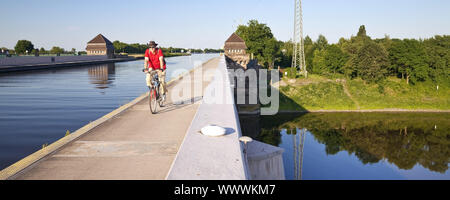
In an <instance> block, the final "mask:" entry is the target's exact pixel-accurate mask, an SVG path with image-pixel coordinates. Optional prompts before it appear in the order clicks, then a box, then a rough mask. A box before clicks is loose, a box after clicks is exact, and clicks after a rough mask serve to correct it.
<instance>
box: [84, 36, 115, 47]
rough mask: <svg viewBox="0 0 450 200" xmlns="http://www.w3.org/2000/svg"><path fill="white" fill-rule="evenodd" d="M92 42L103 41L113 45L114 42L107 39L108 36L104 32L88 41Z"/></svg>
mask: <svg viewBox="0 0 450 200" xmlns="http://www.w3.org/2000/svg"><path fill="white" fill-rule="evenodd" d="M91 43H103V44H106V45H112V44H113V43H112V42H111V41H109V40H108V39H106V37H105V36H103V35H102V34H98V35H97V36H96V37H95V38H94V39H92V40H91V41H89V42H88V44H91Z"/></svg>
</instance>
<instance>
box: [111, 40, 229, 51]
mask: <svg viewBox="0 0 450 200" xmlns="http://www.w3.org/2000/svg"><path fill="white" fill-rule="evenodd" d="M113 45H114V49H115V51H116V53H129V54H130V53H136V54H143V53H144V52H145V50H147V49H148V45H146V44H138V43H134V44H127V43H124V42H120V41H118V40H116V41H114V42H113ZM161 49H162V51H163V52H164V53H187V52H190V53H221V52H223V50H222V49H185V48H174V47H169V48H165V47H161Z"/></svg>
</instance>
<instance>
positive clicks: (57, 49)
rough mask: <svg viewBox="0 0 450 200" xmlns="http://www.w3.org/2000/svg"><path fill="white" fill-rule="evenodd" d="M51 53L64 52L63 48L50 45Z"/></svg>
mask: <svg viewBox="0 0 450 200" xmlns="http://www.w3.org/2000/svg"><path fill="white" fill-rule="evenodd" d="M50 53H51V54H61V53H64V49H63V48H61V47H56V46H55V47H52V49H51V50H50Z"/></svg>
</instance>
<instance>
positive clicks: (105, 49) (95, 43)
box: [86, 34, 114, 58]
mask: <svg viewBox="0 0 450 200" xmlns="http://www.w3.org/2000/svg"><path fill="white" fill-rule="evenodd" d="M86 52H87V55H96V56H98V55H106V56H108V58H113V57H114V45H113V43H112V42H111V41H109V40H108V39H107V38H106V37H105V36H103V35H102V34H98V35H97V36H96V37H95V38H94V39H92V40H91V41H89V42H88V44H87V47H86Z"/></svg>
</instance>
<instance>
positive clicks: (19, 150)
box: [0, 54, 219, 169]
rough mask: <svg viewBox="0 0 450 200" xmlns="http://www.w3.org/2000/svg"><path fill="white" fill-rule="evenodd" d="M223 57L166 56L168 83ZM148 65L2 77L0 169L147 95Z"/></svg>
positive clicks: (30, 73) (202, 55)
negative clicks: (194, 68)
mask: <svg viewBox="0 0 450 200" xmlns="http://www.w3.org/2000/svg"><path fill="white" fill-rule="evenodd" d="M217 56H219V55H218V54H198V55H192V56H184V57H173V58H166V61H167V68H168V69H167V79H168V80H170V79H171V78H173V77H176V76H178V75H180V74H181V73H182V72H183V69H184V70H189V69H192V68H193V67H194V65H197V64H199V63H201V62H205V61H207V60H209V59H211V58H214V57H217ZM143 66H144V61H143V60H140V61H132V62H124V63H115V64H104V65H92V66H80V67H77V68H66V69H58V70H40V71H32V72H22V73H14V74H6V75H0V169H3V168H5V167H7V166H9V165H11V164H13V163H14V162H17V161H18V160H20V159H22V158H24V157H26V156H28V155H30V154H31V153H33V152H35V151H37V150H39V149H41V148H42V145H43V144H51V143H53V142H55V141H57V140H59V139H61V138H62V137H64V135H65V133H66V131H67V130H69V131H70V132H74V131H76V130H78V129H79V128H81V127H83V126H84V125H86V124H87V123H89V122H91V121H95V120H96V119H98V118H100V117H102V116H103V115H105V114H107V113H109V112H111V111H113V110H114V109H116V108H118V107H120V106H121V105H124V104H126V103H128V102H130V101H132V100H133V99H135V98H136V97H138V96H140V95H142V94H143V93H145V92H146V91H147V90H148V89H147V87H146V84H145V74H144V73H142V71H141V69H142V68H143Z"/></svg>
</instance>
